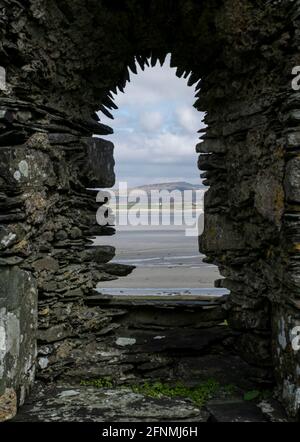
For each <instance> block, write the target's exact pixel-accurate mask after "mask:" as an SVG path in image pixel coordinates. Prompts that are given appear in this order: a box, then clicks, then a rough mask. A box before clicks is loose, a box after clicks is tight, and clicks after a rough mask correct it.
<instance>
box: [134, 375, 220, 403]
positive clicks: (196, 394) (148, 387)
mask: <svg viewBox="0 0 300 442" xmlns="http://www.w3.org/2000/svg"><path fill="white" fill-rule="evenodd" d="M219 389H220V384H219V383H218V382H216V381H215V380H213V379H209V380H208V381H206V382H204V383H202V384H199V385H197V386H195V387H187V386H185V385H184V384H182V383H181V382H179V383H177V384H175V385H174V386H171V385H169V384H164V383H162V382H154V383H153V384H150V383H148V382H146V383H145V384H142V385H136V386H133V387H132V390H133V391H134V392H135V393H142V394H144V395H145V396H149V397H153V398H160V397H164V396H165V397H170V398H184V399H190V400H192V401H193V403H194V404H195V405H197V406H198V407H201V406H203V405H204V404H205V403H206V402H207V401H208V400H209V399H211V398H212V397H213V396H214V395H215V394H216V393H217V392H218V391H219Z"/></svg>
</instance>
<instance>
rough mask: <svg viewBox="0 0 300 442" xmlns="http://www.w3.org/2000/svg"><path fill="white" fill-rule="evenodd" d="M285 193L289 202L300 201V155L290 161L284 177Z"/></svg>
mask: <svg viewBox="0 0 300 442" xmlns="http://www.w3.org/2000/svg"><path fill="white" fill-rule="evenodd" d="M284 189H285V195H286V198H287V200H288V201H289V202H296V203H299V202H300V157H295V158H292V159H291V160H290V161H288V163H287V165H286V171H285V179H284Z"/></svg>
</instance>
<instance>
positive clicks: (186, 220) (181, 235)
mask: <svg viewBox="0 0 300 442" xmlns="http://www.w3.org/2000/svg"><path fill="white" fill-rule="evenodd" d="M151 64H152V66H151V67H150V66H148V67H146V68H145V69H144V70H143V71H142V69H141V68H139V69H138V70H137V75H132V78H131V79H130V80H131V82H130V83H129V84H128V85H127V86H126V89H125V91H124V92H125V93H124V94H122V93H119V94H117V95H115V96H114V103H115V105H116V106H118V110H116V109H113V110H112V111H111V113H112V114H113V116H114V118H115V120H114V124H113V128H114V135H110V136H109V139H110V140H111V141H113V143H114V145H115V153H114V157H115V161H116V177H117V181H116V185H115V187H114V188H113V189H112V199H111V201H110V204H109V205H110V207H111V208H112V210H113V213H114V216H115V225H116V235H115V236H114V237H112V238H110V241H109V242H110V244H111V245H113V246H114V247H115V248H116V256H115V258H114V260H113V261H112V262H113V263H120V264H126V265H129V266H133V268H134V269H133V271H132V273H131V274H130V275H129V276H126V278H125V277H121V278H118V279H117V280H110V281H101V282H100V283H99V284H98V290H99V291H100V292H101V293H103V294H109V295H115V296H119V295H122V296H123V295H127V296H141V295H142V296H146V297H147V296H150V297H153V296H154V297H155V296H167V297H168V296H170V295H172V296H173V297H174V296H177V297H179V299H181V298H184V299H187V298H189V299H191V298H192V299H193V298H194V296H196V297H199V296H207V295H208V296H219V295H223V294H224V290H220V289H217V288H215V281H216V280H217V279H219V278H220V274H219V272H218V269H217V267H216V266H213V265H210V264H207V263H205V262H204V260H203V259H204V256H203V255H201V254H200V253H199V248H198V236H199V234H201V231H202V227H203V218H204V194H205V191H206V189H207V187H205V186H204V185H203V183H202V181H201V178H200V176H199V175H200V172H199V170H198V168H197V165H196V164H197V154H196V152H195V148H194V146H195V145H196V144H197V143H198V142H199V133H197V132H201V131H202V132H203V129H205V123H204V121H203V119H204V113H201V112H199V111H197V110H196V109H195V108H194V107H193V103H194V101H195V92H196V91H195V87H196V85H195V84H194V86H193V87H188V84H191V83H193V81H192V80H193V78H191V76H190V75H187V74H186V73H183V72H181V73H180V72H179V70H177V76H176V73H175V71H176V69H175V68H171V67H170V55H168V56H167V58H166V60H165V62H164V63H163V64H162V65H160V64H159V63H158V60H157V63H153V62H152V63H151ZM180 74H181V75H183V76H181V77H180ZM115 105H114V106H113V107H114V108H115V107H116V106H115ZM102 110H103V109H102ZM104 113H105V115H103V113H102V112H99V116H100V118H101V122H102V123H104V124H109V125H111V120H110V119H109V115H108V114H107V112H105V110H104ZM96 244H105V238H103V237H99V238H97V239H96ZM173 299H174V298H173Z"/></svg>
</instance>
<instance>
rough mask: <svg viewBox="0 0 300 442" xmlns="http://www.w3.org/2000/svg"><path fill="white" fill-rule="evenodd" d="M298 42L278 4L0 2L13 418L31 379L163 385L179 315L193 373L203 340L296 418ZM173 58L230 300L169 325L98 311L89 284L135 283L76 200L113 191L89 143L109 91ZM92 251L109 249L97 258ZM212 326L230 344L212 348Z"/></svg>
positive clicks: (1, 335)
mask: <svg viewBox="0 0 300 442" xmlns="http://www.w3.org/2000/svg"><path fill="white" fill-rule="evenodd" d="M299 27H300V4H299V2H298V1H290V0H282V1H273V0H269V1H266V0H251V1H250V0H243V1H239V0H202V1H196V0H182V1H177V0H176V1H175V0H152V1H147V2H143V1H138V0H125V1H120V0H109V1H108V0H89V1H84V0H72V1H71V0H57V1H56V0H47V1H46V0H23V1H15V0H0V65H1V82H0V85H1V91H0V208H1V213H0V223H1V226H0V251H1V254H0V376H1V379H0V394H2V397H4V396H5V394H6V395H8V396H9V397H16V395H17V397H18V402H19V403H22V402H23V400H24V397H25V395H26V393H27V391H28V390H29V388H30V385H31V384H32V382H33V379H34V371H35V367H36V368H37V376H38V377H39V378H42V379H44V380H47V379H52V380H53V379H54V380H57V379H60V378H61V377H67V378H69V379H80V378H82V376H83V375H84V373H86V374H88V375H89V376H98V377H99V376H103V375H104V374H105V373H106V372H107V371H108V372H109V374H110V375H111V376H115V377H117V378H119V379H125V378H127V379H128V378H137V377H139V376H142V377H145V373H146V372H147V373H151V376H152V377H155V376H156V377H163V376H170V369H169V368H168V367H173V366H174V361H175V362H176V364H177V365H176V364H175V366H176V367H180V364H181V361H182V359H181V358H182V354H180V352H179V354H178V352H177V354H176V356H175V355H174V348H173V353H172V351H170V346H171V347H172V344H170V342H171V341H170V339H169V341H168V344H167V345H164V346H163V347H158V346H157V342H159V341H158V340H156V343H155V344H156V345H153V342H154V341H155V340H154V338H155V337H156V336H161V335H165V330H166V329H167V332H168V333H169V334H168V333H167V335H168V336H169V337H170V336H173V338H174V339H176V333H179V331H178V328H176V326H175V325H174V324H173V325H172V320H173V319H172V318H173V316H172V315H175V316H176V315H177V316H176V317H177V318H178V317H180V318H181V320H182V321H183V322H184V324H185V330H186V334H187V336H189V338H188V339H190V341H189V342H193V344H191V345H190V354H189V355H188V357H191V358H194V357H195V354H196V353H197V352H198V350H199V348H198V349H196V347H195V342H197V336H199V342H202V343H203V342H204V341H203V339H204V338H203V336H206V339H207V340H208V341H209V342H212V343H213V345H217V347H218V348H219V346H220V342H222V343H225V344H226V345H225V347H226V346H227V348H229V350H230V351H231V352H234V353H235V354H236V355H237V356H238V357H239V358H241V359H242V360H243V361H245V362H247V363H248V364H250V366H251V367H253V369H254V370H256V372H257V373H259V375H257V376H258V377H260V378H261V379H263V378H264V379H265V380H266V379H268V380H269V381H270V379H271V378H272V376H273V375H275V379H276V382H277V388H278V391H279V393H280V395H281V398H282V400H283V402H284V404H285V406H286V408H287V410H288V411H289V413H290V414H291V415H293V416H297V415H298V416H299V409H300V352H299V351H298V352H297V351H295V350H294V349H293V346H292V338H293V330H294V328H295V327H296V326H299V324H300V291H299V287H300V278H299V275H300V260H299V259H300V255H299V253H300V185H299V174H300V172H299V170H300V160H299V158H300V157H299V152H300V94H299V92H296V91H294V90H293V89H292V87H291V81H292V76H291V72H292V69H293V67H294V66H297V65H299V64H300V59H299V46H300V33H299ZM168 53H171V55H172V66H176V67H177V75H178V76H186V77H187V76H188V74H189V73H192V74H191V76H190V77H189V85H192V84H196V83H197V94H196V102H195V107H196V108H197V109H199V110H201V111H205V112H206V117H205V122H206V124H207V128H206V129H205V131H204V132H203V133H201V142H200V143H199V144H198V145H197V151H198V152H199V154H200V156H199V168H200V169H201V170H202V171H203V172H202V178H204V179H205V181H204V182H205V184H207V185H208V186H209V190H208V192H207V194H206V197H205V230H204V234H203V235H202V236H201V238H200V242H199V243H200V250H201V251H202V252H204V253H205V254H206V255H207V260H208V261H209V262H212V263H215V264H217V265H218V266H219V269H220V271H221V274H222V275H223V276H224V277H225V279H224V280H222V282H220V284H222V285H224V286H225V287H226V288H228V289H229V290H230V292H231V294H230V296H229V298H228V300H227V301H226V303H225V305H223V306H222V308H221V309H219V307H218V309H217V311H216V310H214V314H213V315H212V316H214V315H215V316H214V317H213V318H210V319H208V318H207V317H203V315H202V313H201V312H200V313H199V312H197V311H195V312H194V313H193V314H187V313H186V310H185V309H184V308H183V309H182V311H181V310H179V311H178V310H176V314H175V313H173V312H172V313H170V321H171V324H170V323H168V324H166V323H164V321H163V319H162V317H161V316H159V318H158V319H153V318H154V317H155V314H154V313H153V312H152V313H151V314H150V316H149V310H146V311H144V310H143V309H142V311H139V313H137V312H135V310H134V309H132V308H131V307H128V306H127V307H126V306H122V307H121V306H112V305H104V304H105V303H104V304H103V300H101V296H99V295H98V296H96V295H95V292H94V288H95V286H96V284H97V283H98V282H99V281H104V280H107V279H113V278H117V277H119V276H125V275H126V274H128V273H130V272H131V270H132V268H131V267H126V266H121V265H115V264H112V263H110V260H111V259H112V257H113V256H114V249H113V248H112V247H110V246H109V235H111V234H113V233H114V230H113V228H112V227H109V226H106V227H100V226H97V225H96V216H95V214H96V211H97V208H98V207H97V206H98V205H97V204H96V202H95V193H94V192H92V191H90V190H87V189H90V188H94V187H98V188H99V187H100V188H105V187H112V186H113V185H114V172H113V165H114V160H113V145H112V144H111V143H110V142H109V141H108V140H107V138H106V139H103V138H92V136H93V135H98V136H100V137H103V136H107V135H109V134H110V133H111V132H112V130H111V129H110V128H109V127H107V126H105V125H103V124H101V122H100V121H99V120H98V117H97V115H96V113H95V112H96V111H98V110H101V111H102V112H103V113H104V114H105V115H110V110H111V109H114V108H115V104H114V102H113V100H112V92H116V91H117V90H119V91H123V90H124V87H125V86H126V83H127V81H129V79H130V70H131V71H132V72H133V73H134V72H136V63H138V64H139V65H140V66H141V67H142V68H143V67H144V66H145V65H146V64H147V63H151V64H152V65H154V64H155V63H156V62H157V61H159V62H160V63H163V60H164V58H165V56H166V55H167V54H168ZM199 125H200V119H199ZM108 139H109V137H108ZM116 148H117V146H116ZM192 148H193V147H192V146H191V149H192ZM95 235H107V243H108V245H107V246H105V247H92V238H93V237H94V236H95ZM37 309H38V330H37V327H36V322H37V314H36V310H37ZM224 313H225V317H226V318H227V320H228V323H229V326H230V329H229V330H228V331H227V332H226V333H227V334H226V336H225V335H224V336H223V335H222V333H223V331H222V332H221V337H220V333H219V332H220V330H219V329H218V333H216V331H215V328H213V330H214V331H210V332H209V331H207V328H206V325H207V323H210V325H212V324H215V323H218V321H219V320H220V318H221V317H222V318H223V317H224ZM195 315H196V316H195ZM197 315H198V316H199V315H200V316H199V317H198V316H197ZM201 315H202V316H201ZM218 315H221V316H218ZM162 316H163V317H165V316H166V314H165V311H164V312H163V313H162ZM141 318H144V321H145V322H143V321H141V320H140V319H141ZM147 321H148V326H147V325H145V323H147ZM149 323H150V325H149ZM195 324H196V325H195ZM149 328H150V330H151V333H152V334H151V333H150V335H151V336H150V337H149V333H148V335H147V336H148V337H147V339H148V340H147V339H146V338H144V337H143V336H144V335H143V333H144V332H145V329H147V330H148V331H149ZM158 330H159V332H158ZM176 330H177V332H176ZM172 333H173V334H172ZM228 334H229V335H228ZM140 336H142V338H140ZM191 336H192V337H193V339H192V338H191ZM139 339H141V341H139ZM36 340H37V343H38V355H37V356H36ZM141 342H144V346H143V345H141ZM145 342H146V343H147V345H146V344H145ZM120 344H121V345H120ZM129 344H130V345H129ZM137 344H138V345H137ZM199 345H200V344H199V343H198V346H199ZM204 347H205V348H207V345H206V346H205V345H204ZM204 347H201V348H204ZM171 349H172V348H171ZM125 350H126V351H125ZM167 350H168V351H167ZM193 361H195V359H193ZM199 363H200V362H199ZM147 364H150V365H147ZM187 365H188V366H189V365H190V364H187ZM166 367H167V368H168V369H167V370H162V369H163V368H166ZM105 370H106V372H105ZM16 400H17V399H16Z"/></svg>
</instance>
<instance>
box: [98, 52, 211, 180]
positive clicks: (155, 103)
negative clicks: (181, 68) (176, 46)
mask: <svg viewBox="0 0 300 442" xmlns="http://www.w3.org/2000/svg"><path fill="white" fill-rule="evenodd" d="M175 71H176V70H175V69H174V68H172V69H171V68H170V66H169V58H168V59H167V60H166V63H165V64H164V66H163V67H160V65H158V64H157V65H156V66H155V67H154V68H148V69H147V68H146V69H145V71H144V72H143V71H141V70H140V69H139V70H138V75H134V74H131V82H130V83H129V84H128V85H127V86H126V89H125V94H122V93H120V94H118V95H117V96H116V99H115V101H116V104H117V105H118V106H119V110H117V111H114V112H113V114H114V117H115V121H112V120H108V119H107V118H106V117H104V116H103V114H100V118H101V121H102V122H103V123H104V124H108V125H110V126H111V127H112V128H113V129H114V131H115V133H114V135H112V136H109V137H108V139H110V140H111V141H113V143H114V144H115V159H116V175H117V179H118V180H122V181H124V180H128V181H129V185H132V184H134V185H136V184H145V183H148V182H159V181H192V182H200V179H199V170H198V169H197V155H196V153H195V145H196V144H197V142H198V141H199V140H198V134H197V131H198V130H199V129H200V128H201V127H203V123H202V122H201V121H202V117H203V114H201V113H200V112H198V111H197V110H196V109H195V108H194V107H193V103H194V101H195V97H194V93H195V91H194V89H193V88H192V87H190V88H189V87H188V86H187V79H183V78H181V79H179V78H177V77H176V75H175Z"/></svg>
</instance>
